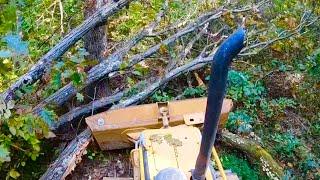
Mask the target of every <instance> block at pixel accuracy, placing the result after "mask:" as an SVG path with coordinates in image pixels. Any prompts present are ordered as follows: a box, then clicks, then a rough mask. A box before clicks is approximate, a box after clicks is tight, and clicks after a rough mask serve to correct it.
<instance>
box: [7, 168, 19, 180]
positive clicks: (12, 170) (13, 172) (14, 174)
mask: <svg viewBox="0 0 320 180" xmlns="http://www.w3.org/2000/svg"><path fill="white" fill-rule="evenodd" d="M9 175H10V177H12V178H13V179H17V178H18V177H19V176H20V173H19V172H18V171H16V170H15V169H11V170H10V172H9Z"/></svg>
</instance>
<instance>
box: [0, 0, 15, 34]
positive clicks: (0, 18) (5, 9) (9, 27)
mask: <svg viewBox="0 0 320 180" xmlns="http://www.w3.org/2000/svg"><path fill="white" fill-rule="evenodd" d="M16 10H17V7H16V4H15V1H12V0H1V1H0V11H1V13H0V36H2V35H4V34H6V33H7V32H9V31H13V30H14V28H15V27H16V19H17V17H16Z"/></svg>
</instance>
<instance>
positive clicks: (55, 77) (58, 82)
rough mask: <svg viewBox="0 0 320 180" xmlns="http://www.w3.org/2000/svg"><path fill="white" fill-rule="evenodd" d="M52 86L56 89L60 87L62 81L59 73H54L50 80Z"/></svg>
mask: <svg viewBox="0 0 320 180" xmlns="http://www.w3.org/2000/svg"><path fill="white" fill-rule="evenodd" d="M51 85H52V88H53V89H55V90H57V89H59V88H60V87H61V85H62V81H61V73H60V72H58V73H54V75H53V77H52V81H51Z"/></svg>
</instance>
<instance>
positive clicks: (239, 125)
mask: <svg viewBox="0 0 320 180" xmlns="http://www.w3.org/2000/svg"><path fill="white" fill-rule="evenodd" d="M252 123H253V118H252V117H250V116H249V115H248V114H247V112H246V111H243V110H242V111H241V110H237V111H235V112H231V113H230V114H229V117H228V121H227V129H228V130H230V131H232V132H235V133H250V132H251V130H252V125H251V124H252Z"/></svg>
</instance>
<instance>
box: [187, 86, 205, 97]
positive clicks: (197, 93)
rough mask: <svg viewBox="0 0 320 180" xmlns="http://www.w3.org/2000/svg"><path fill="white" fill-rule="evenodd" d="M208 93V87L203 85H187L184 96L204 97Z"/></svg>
mask: <svg viewBox="0 0 320 180" xmlns="http://www.w3.org/2000/svg"><path fill="white" fill-rule="evenodd" d="M205 95H206V89H205V87H203V86H197V87H187V88H186V89H184V91H183V96H184V97H186V98H195V97H203V96H205Z"/></svg>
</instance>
